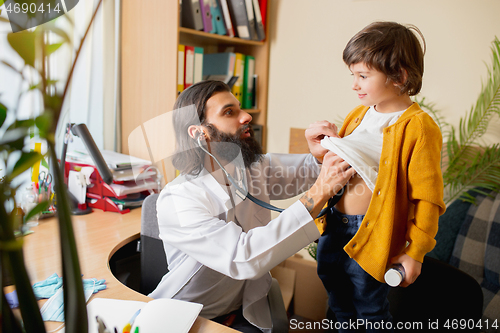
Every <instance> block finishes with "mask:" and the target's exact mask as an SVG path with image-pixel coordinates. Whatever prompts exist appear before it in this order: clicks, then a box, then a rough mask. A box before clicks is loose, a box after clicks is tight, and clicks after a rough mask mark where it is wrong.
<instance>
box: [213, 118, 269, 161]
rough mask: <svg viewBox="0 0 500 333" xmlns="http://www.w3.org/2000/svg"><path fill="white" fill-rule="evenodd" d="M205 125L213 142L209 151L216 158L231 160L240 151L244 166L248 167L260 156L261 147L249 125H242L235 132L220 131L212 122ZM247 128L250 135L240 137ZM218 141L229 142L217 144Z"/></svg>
mask: <svg viewBox="0 0 500 333" xmlns="http://www.w3.org/2000/svg"><path fill="white" fill-rule="evenodd" d="M206 127H207V128H208V134H209V137H210V141H211V142H213V143H214V144H212V145H210V149H211V150H212V151H211V153H212V154H214V155H215V156H216V157H217V158H218V159H222V160H224V161H226V162H232V161H234V159H235V158H236V157H237V156H238V154H239V153H240V152H241V156H242V157H243V163H244V165H245V168H250V165H251V164H252V163H253V162H257V161H259V160H260V159H261V158H262V147H261V145H260V144H259V143H258V142H257V140H255V138H254V133H253V129H252V127H251V126H250V125H248V124H247V125H244V126H243V127H242V128H240V129H239V130H238V131H237V132H236V133H235V134H227V133H224V132H221V131H219V130H218V129H217V128H215V126H214V125H212V124H207V125H206ZM247 129H250V137H249V138H244V139H242V138H241V135H242V134H243V133H244V132H245V131H246V130H247ZM218 142H224V143H229V144H217V143H218Z"/></svg>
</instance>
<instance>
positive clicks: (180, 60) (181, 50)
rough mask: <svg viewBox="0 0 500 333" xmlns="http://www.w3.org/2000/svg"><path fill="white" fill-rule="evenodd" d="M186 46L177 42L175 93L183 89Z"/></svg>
mask: <svg viewBox="0 0 500 333" xmlns="http://www.w3.org/2000/svg"><path fill="white" fill-rule="evenodd" d="M185 52H186V46H185V45H182V44H179V47H178V51H177V95H179V94H180V93H181V92H183V91H184V57H185V55H184V54H185Z"/></svg>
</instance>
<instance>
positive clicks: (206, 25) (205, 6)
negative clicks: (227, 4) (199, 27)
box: [199, 0, 213, 32]
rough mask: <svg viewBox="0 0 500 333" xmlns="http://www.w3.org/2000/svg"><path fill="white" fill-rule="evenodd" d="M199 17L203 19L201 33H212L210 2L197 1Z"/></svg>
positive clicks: (208, 0) (207, 0)
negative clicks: (199, 11)
mask: <svg viewBox="0 0 500 333" xmlns="http://www.w3.org/2000/svg"><path fill="white" fill-rule="evenodd" d="M199 1H200V8H201V17H202V19H203V31H205V32H212V30H213V27H212V12H211V11H210V0H199Z"/></svg>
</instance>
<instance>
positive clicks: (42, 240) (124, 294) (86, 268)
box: [23, 209, 236, 333]
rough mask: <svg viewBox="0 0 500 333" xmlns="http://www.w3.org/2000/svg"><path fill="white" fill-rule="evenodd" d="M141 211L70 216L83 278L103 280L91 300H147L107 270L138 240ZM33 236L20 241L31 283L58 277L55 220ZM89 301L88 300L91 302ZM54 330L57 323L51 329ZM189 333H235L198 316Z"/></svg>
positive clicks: (59, 265)
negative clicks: (121, 251) (119, 253)
mask: <svg viewBox="0 0 500 333" xmlns="http://www.w3.org/2000/svg"><path fill="white" fill-rule="evenodd" d="M140 221H141V209H134V210H132V211H131V212H130V213H127V214H123V215H121V214H118V213H112V212H103V211H101V210H98V209H94V212H93V213H91V214H89V215H83V216H73V228H74V231H75V237H76V242H77V246H78V256H79V258H80V267H81V270H82V274H83V278H84V279H90V278H97V279H105V280H106V285H107V288H106V289H105V290H102V291H99V292H98V293H97V294H95V295H93V296H92V297H102V298H116V299H124V300H136V301H146V302H147V301H150V300H151V298H149V297H147V296H145V295H142V294H140V293H138V292H136V291H134V290H132V289H130V288H128V287H126V286H125V285H123V284H122V283H121V282H120V281H118V280H117V279H116V278H115V277H114V276H113V274H112V273H111V271H110V269H109V264H108V263H109V259H110V258H111V256H112V255H113V254H114V253H115V252H116V251H117V250H118V249H119V248H121V247H122V246H123V245H125V244H127V243H129V242H130V241H133V240H134V239H137V238H139V234H140V230H141V225H140ZM32 230H33V231H34V233H33V234H31V235H28V236H26V237H25V238H24V247H23V251H24V256H25V262H26V266H27V269H28V274H29V276H30V279H31V281H32V282H33V283H34V282H37V281H41V280H45V279H46V278H47V277H49V276H50V275H52V274H53V273H57V274H58V275H59V276H60V275H61V274H62V269H61V255H60V247H59V229H58V225H57V220H56V219H55V218H51V219H46V220H40V223H39V225H38V226H36V227H33V228H32ZM91 300H92V299H91ZM48 324H50V325H47V328H49V326H50V327H51V328H52V329H53V327H58V326H59V324H60V323H57V325H55V326H53V325H52V324H53V323H48ZM190 332H191V333H195V332H196V333H198V332H199V333H204V332H211V333H212V332H214V333H219V332H221V333H222V332H236V331H234V330H232V329H230V328H228V327H226V326H223V325H220V324H217V323H215V322H213V321H210V320H208V319H205V318H202V317H198V319H196V321H195V323H194V325H193V327H192V328H191V330H190Z"/></svg>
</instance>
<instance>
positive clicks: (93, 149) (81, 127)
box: [61, 123, 113, 215]
mask: <svg viewBox="0 0 500 333" xmlns="http://www.w3.org/2000/svg"><path fill="white" fill-rule="evenodd" d="M70 132H71V133H72V134H73V135H74V136H77V137H79V138H81V139H82V140H83V143H84V144H85V147H86V148H87V151H88V152H89V155H90V157H91V158H92V161H93V162H94V165H95V167H96V168H97V171H98V172H99V174H100V175H101V178H102V180H103V181H104V182H105V183H106V184H111V183H112V182H113V173H112V172H111V170H110V169H109V167H108V165H107V164H106V161H105V160H104V158H103V157H102V154H101V152H100V151H99V148H97V145H96V144H95V141H94V139H93V138H92V135H91V134H90V132H89V130H88V128H87V125H85V124H78V125H75V124H72V123H68V125H67V127H66V135H65V137H64V145H63V150H62V154H61V170H62V174H63V175H64V174H65V173H64V168H65V164H66V152H67V150H68V142H69V139H70ZM68 194H69V197H70V198H71V201H73V207H72V213H73V215H84V214H89V213H91V212H92V208H90V207H88V206H87V208H86V209H81V208H79V207H78V200H77V199H76V198H75V197H74V196H73V195H72V194H71V193H70V192H69V191H68Z"/></svg>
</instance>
